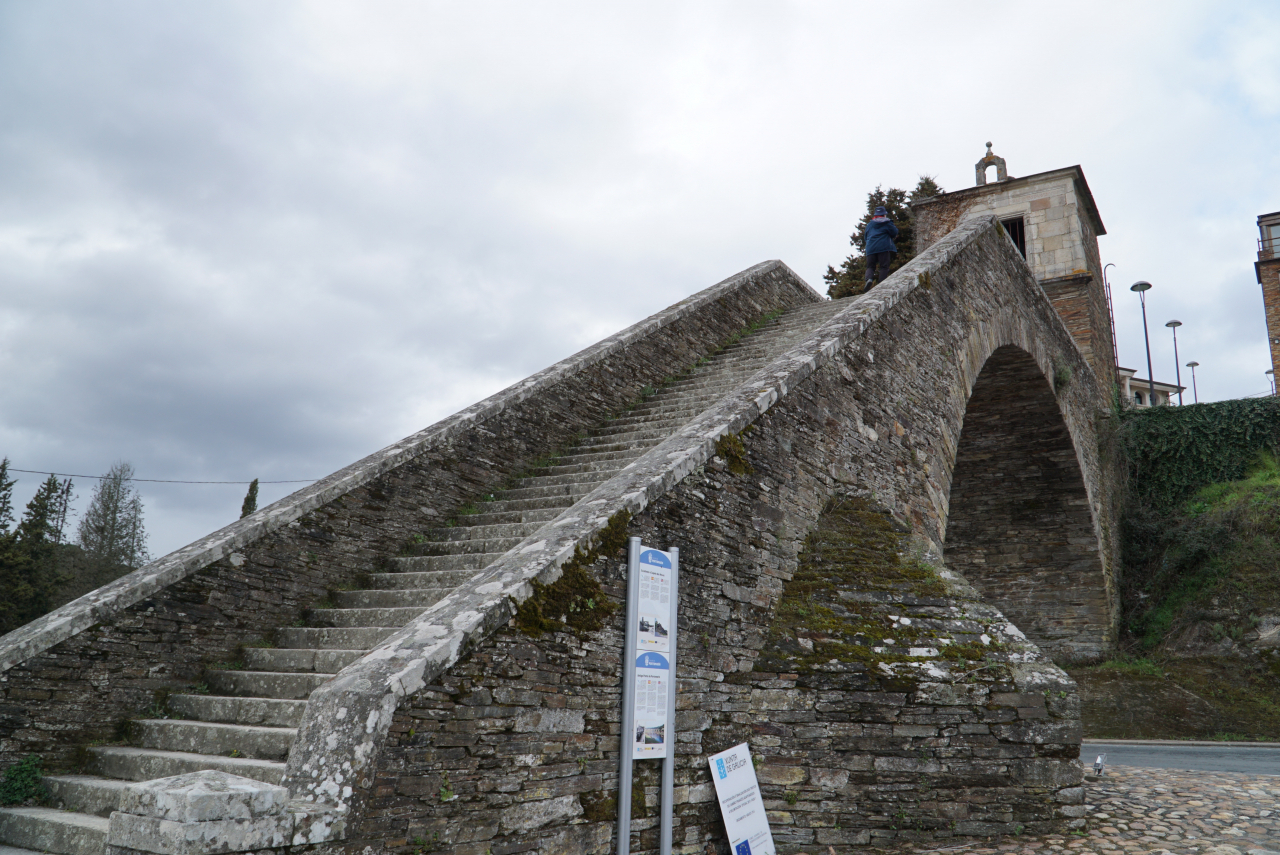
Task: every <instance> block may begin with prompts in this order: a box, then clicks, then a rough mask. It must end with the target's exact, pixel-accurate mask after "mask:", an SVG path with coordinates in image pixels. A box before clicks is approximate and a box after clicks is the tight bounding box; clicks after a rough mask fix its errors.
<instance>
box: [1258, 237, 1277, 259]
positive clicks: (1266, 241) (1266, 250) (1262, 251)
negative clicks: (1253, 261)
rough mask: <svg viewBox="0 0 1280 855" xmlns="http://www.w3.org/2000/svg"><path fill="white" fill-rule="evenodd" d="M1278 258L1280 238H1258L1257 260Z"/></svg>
mask: <svg viewBox="0 0 1280 855" xmlns="http://www.w3.org/2000/svg"><path fill="white" fill-rule="evenodd" d="M1268 258H1280V237H1269V238H1258V260H1259V261H1262V260H1264V259H1268Z"/></svg>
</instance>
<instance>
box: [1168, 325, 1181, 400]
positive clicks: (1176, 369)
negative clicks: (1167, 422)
mask: <svg viewBox="0 0 1280 855" xmlns="http://www.w3.org/2000/svg"><path fill="white" fill-rule="evenodd" d="M1165 326H1166V327H1168V328H1169V329H1171V330H1173V371H1174V374H1176V375H1177V377H1178V381H1177V382H1178V406H1179V407H1181V406H1182V368H1181V367H1180V365H1179V363H1178V327H1180V326H1182V321H1169V323H1167V324H1165Z"/></svg>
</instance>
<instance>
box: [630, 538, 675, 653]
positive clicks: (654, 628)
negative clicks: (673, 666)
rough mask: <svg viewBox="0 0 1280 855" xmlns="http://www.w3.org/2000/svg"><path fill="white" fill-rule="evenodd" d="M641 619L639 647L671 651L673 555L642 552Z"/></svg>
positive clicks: (640, 570) (637, 635)
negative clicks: (671, 556)
mask: <svg viewBox="0 0 1280 855" xmlns="http://www.w3.org/2000/svg"><path fill="white" fill-rule="evenodd" d="M638 572H639V574H640V596H639V608H638V609H637V611H638V612H639V618H638V619H637V624H636V649H637V650H658V651H661V652H663V653H666V652H668V651H669V650H671V631H670V629H669V627H670V624H671V558H670V556H668V555H667V553H665V552H659V551H658V550H656V549H646V550H644V552H642V553H640V566H639V568H638Z"/></svg>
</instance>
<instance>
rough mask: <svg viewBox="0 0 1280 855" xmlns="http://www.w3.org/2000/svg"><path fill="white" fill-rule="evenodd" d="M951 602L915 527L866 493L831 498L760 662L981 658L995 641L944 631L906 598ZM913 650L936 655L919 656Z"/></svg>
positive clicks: (772, 665)
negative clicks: (916, 547) (915, 542)
mask: <svg viewBox="0 0 1280 855" xmlns="http://www.w3.org/2000/svg"><path fill="white" fill-rule="evenodd" d="M944 600H945V601H947V602H954V601H955V595H954V594H953V593H952V592H950V591H949V589H948V587H947V585H946V583H944V582H943V581H942V579H941V578H939V577H938V575H937V573H936V571H935V570H934V568H933V567H932V566H930V565H929V564H928V563H926V562H925V561H923V560H922V558H921V557H920V556H918V555H916V554H915V553H914V552H913V550H912V548H911V542H910V531H909V530H908V529H907V528H906V527H904V526H902V525H901V524H899V523H898V522H897V521H895V520H894V519H893V517H892V516H891V515H890V514H889V513H887V512H886V511H885V510H884V509H882V508H879V507H877V506H876V505H875V504H874V503H873V502H872V501H871V500H869V499H866V498H863V497H852V496H846V497H841V498H838V499H836V500H833V501H832V502H831V503H830V504H829V505H828V506H827V508H826V510H825V511H824V512H823V514H822V516H821V518H820V519H819V521H818V525H817V526H816V527H815V528H814V530H813V531H812V532H810V534H809V535H808V537H807V538H806V540H805V545H804V551H803V553H802V554H801V557H800V564H799V567H798V568H797V570H796V573H795V575H794V576H793V577H792V578H791V580H789V581H788V582H787V583H786V585H785V587H784V588H783V593H782V598H781V600H780V602H779V604H778V609H777V612H776V615H775V617H774V620H773V622H772V623H771V624H770V627H769V638H768V642H767V644H766V646H765V650H764V652H763V654H762V661H761V668H762V669H763V670H795V671H806V670H812V669H815V668H816V667H818V666H826V665H832V664H840V665H855V666H857V665H860V666H862V667H861V668H857V667H855V668H854V669H853V670H868V669H869V668H870V667H871V666H875V665H878V664H879V663H893V662H909V661H921V660H923V659H946V660H949V661H951V662H954V663H957V664H958V663H960V662H964V661H977V662H982V661H983V658H984V656H985V655H986V654H988V653H991V652H994V650H995V649H996V647H997V645H995V644H990V645H987V644H983V643H982V642H981V641H980V640H979V639H978V638H956V637H955V635H954V633H951V632H940V631H939V630H938V628H937V627H936V626H935V625H934V623H935V622H934V621H932V620H930V619H928V618H924V619H922V618H920V617H911V616H909V615H908V612H909V611H915V609H908V608H906V607H905V605H904V603H906V602H908V601H909V602H915V603H920V602H925V603H928V602H941V601H944ZM912 648H926V649H931V650H932V649H936V650H937V651H938V653H937V654H933V653H932V652H930V653H929V655H927V656H919V655H912Z"/></svg>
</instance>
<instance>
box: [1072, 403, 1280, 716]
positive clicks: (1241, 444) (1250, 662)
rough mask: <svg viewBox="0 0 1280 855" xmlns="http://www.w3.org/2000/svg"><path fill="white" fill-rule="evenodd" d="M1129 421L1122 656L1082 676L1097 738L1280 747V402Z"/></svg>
mask: <svg viewBox="0 0 1280 855" xmlns="http://www.w3.org/2000/svg"><path fill="white" fill-rule="evenodd" d="M1118 421H1119V433H1120V437H1119V439H1120V443H1119V445H1120V447H1121V448H1122V449H1123V452H1124V454H1125V458H1126V464H1127V467H1128V475H1129V483H1128V495H1127V501H1126V505H1125V511H1124V517H1123V520H1122V536H1123V559H1124V566H1123V576H1122V580H1121V597H1122V609H1123V622H1122V639H1121V651H1122V653H1121V655H1120V656H1119V657H1118V658H1116V659H1114V660H1112V661H1111V662H1107V663H1103V664H1102V665H1098V666H1094V667H1092V668H1087V669H1077V670H1075V671H1073V676H1076V677H1077V679H1078V681H1079V682H1080V683H1081V689H1082V698H1083V699H1084V705H1085V719H1086V722H1085V727H1086V732H1087V733H1088V734H1089V735H1090V736H1095V737H1105V736H1115V737H1121V738H1123V737H1131V738H1136V737H1140V736H1141V737H1148V738H1178V737H1183V738H1188V737H1196V738H1215V737H1216V738H1224V739H1225V738H1258V739H1280V464H1278V463H1277V451H1278V450H1280V402H1277V401H1276V400H1275V399H1261V400H1244V401H1225V402H1221V403H1218V404H1200V405H1195V406H1190V407H1162V408H1158V409H1154V410H1146V411H1139V412H1133V411H1129V412H1125V413H1123V414H1121V415H1120V418H1119V420H1118ZM1131 713H1132V714H1131Z"/></svg>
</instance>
